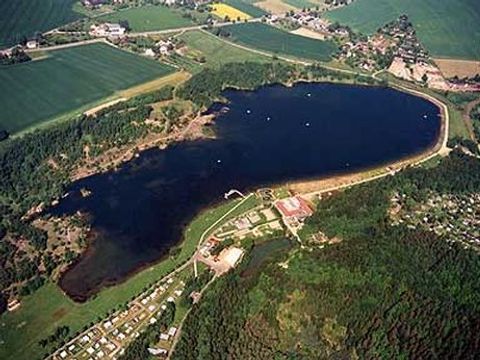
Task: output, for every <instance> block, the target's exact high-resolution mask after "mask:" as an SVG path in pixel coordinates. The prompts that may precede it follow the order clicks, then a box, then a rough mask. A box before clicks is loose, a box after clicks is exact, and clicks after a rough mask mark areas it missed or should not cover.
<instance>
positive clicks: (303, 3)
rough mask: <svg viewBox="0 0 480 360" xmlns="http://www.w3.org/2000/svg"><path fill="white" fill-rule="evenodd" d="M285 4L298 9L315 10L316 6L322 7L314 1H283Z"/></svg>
mask: <svg viewBox="0 0 480 360" xmlns="http://www.w3.org/2000/svg"><path fill="white" fill-rule="evenodd" d="M283 2H284V3H286V4H288V5H292V6H294V7H296V8H297V9H303V8H315V6H320V4H318V3H315V2H314V1H308V0H283Z"/></svg>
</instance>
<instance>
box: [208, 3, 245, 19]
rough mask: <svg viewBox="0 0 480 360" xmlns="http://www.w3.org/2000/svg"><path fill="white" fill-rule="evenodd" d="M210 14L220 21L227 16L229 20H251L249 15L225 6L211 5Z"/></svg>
mask: <svg viewBox="0 0 480 360" xmlns="http://www.w3.org/2000/svg"><path fill="white" fill-rule="evenodd" d="M212 14H215V15H217V16H218V17H220V18H222V19H223V18H225V16H228V17H229V18H230V19H231V20H237V19H240V20H248V19H250V18H251V16H250V15H248V14H245V13H244V12H243V11H240V10H238V9H235V8H234V7H233V6H230V5H227V4H213V5H212Z"/></svg>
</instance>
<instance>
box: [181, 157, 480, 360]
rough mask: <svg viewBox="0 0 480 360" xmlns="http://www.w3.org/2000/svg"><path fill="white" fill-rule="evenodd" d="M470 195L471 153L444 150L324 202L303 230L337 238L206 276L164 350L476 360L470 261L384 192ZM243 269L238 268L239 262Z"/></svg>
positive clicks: (478, 320) (473, 264)
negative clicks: (404, 220) (395, 213)
mask: <svg viewBox="0 0 480 360" xmlns="http://www.w3.org/2000/svg"><path fill="white" fill-rule="evenodd" d="M432 192H434V193H437V194H443V193H453V194H470V193H478V192H480V161H479V160H478V159H475V158H473V157H469V156H467V155H465V154H463V153H462V152H460V151H454V152H453V154H451V155H450V156H449V157H448V158H445V159H443V160H442V161H441V162H440V164H439V165H437V166H436V167H434V168H430V169H422V168H411V169H407V170H405V171H404V172H402V173H400V174H398V175H397V176H394V177H387V178H384V179H382V180H379V181H375V182H371V183H368V184H364V185H361V186H356V187H353V188H351V189H349V190H346V191H344V192H341V193H339V194H336V195H334V196H331V197H329V198H326V199H324V200H322V201H321V202H320V203H319V205H318V208H317V210H316V212H315V214H314V216H312V217H311V218H310V219H309V220H308V221H307V226H306V228H305V230H304V231H306V232H310V233H314V232H317V231H319V230H321V231H322V232H324V233H326V234H327V235H328V236H329V237H333V236H336V237H338V238H339V239H340V240H341V241H340V242H338V243H335V244H331V245H327V246H321V247H318V246H317V247H312V248H310V249H309V250H307V251H300V250H299V249H298V247H297V248H296V249H294V251H292V252H290V253H284V254H283V260H285V259H288V260H287V262H286V263H288V267H280V266H279V264H283V263H285V262H283V261H282V257H280V255H279V257H277V258H273V259H271V260H270V261H268V262H267V263H266V264H264V265H261V267H260V269H258V271H257V272H253V273H251V272H249V275H248V276H245V273H246V272H245V271H244V270H245V268H244V267H243V266H245V264H244V265H242V266H241V267H240V268H239V269H237V270H235V271H234V272H232V273H229V274H227V275H226V276H225V277H223V278H221V279H219V280H218V281H216V282H215V283H214V285H213V286H212V288H211V289H210V290H208V291H207V292H206V293H205V294H204V296H203V298H202V301H201V302H200V303H199V304H196V305H194V307H193V308H192V312H191V313H190V315H189V317H188V318H187V320H186V322H185V324H184V327H183V331H182V337H181V339H180V341H179V343H178V345H177V348H176V351H175V353H174V354H173V358H174V359H207V358H208V359H229V358H245V359H246V358H255V359H272V358H273V359H313V358H314V359H320V358H322V359H323V358H337V359H339V358H342V359H355V358H362V359H378V358H385V359H393V358H416V359H419V358H422V359H435V358H443V359H447V358H448V359H474V358H476V356H477V355H476V354H478V352H479V351H480V341H479V339H478V336H477V334H478V331H479V330H480V287H479V286H478V277H479V276H480V258H479V257H478V254H477V253H476V252H474V251H469V250H465V249H463V247H462V246H460V245H457V244H455V243H449V242H447V241H446V240H448V239H445V238H441V237H439V236H437V235H435V234H434V233H433V232H426V231H424V230H422V229H421V228H418V229H412V228H409V227H407V226H404V225H398V226H392V225H391V224H390V223H389V222H388V207H389V199H390V196H391V195H392V194H393V193H401V194H405V195H406V196H407V197H408V198H409V199H412V200H413V201H419V202H421V201H424V200H425V198H426V196H427V195H428V194H431V193H432ZM246 266H248V265H246Z"/></svg>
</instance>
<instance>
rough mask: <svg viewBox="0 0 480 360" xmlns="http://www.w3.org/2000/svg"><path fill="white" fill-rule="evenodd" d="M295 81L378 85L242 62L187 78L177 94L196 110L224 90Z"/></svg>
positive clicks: (320, 70)
mask: <svg viewBox="0 0 480 360" xmlns="http://www.w3.org/2000/svg"><path fill="white" fill-rule="evenodd" d="M299 80H305V81H315V80H331V81H336V80H341V81H347V80H350V81H354V82H359V83H367V84H375V83H378V82H377V81H376V80H374V79H373V78H370V77H368V76H360V75H354V74H350V73H343V72H337V71H332V70H329V69H326V68H324V67H322V66H319V65H311V66H299V65H294V64H286V63H280V62H271V63H256V62H255V63H250V62H246V63H234V64H228V65H224V66H222V67H220V68H218V69H209V68H207V69H205V70H203V71H202V72H200V73H198V74H196V75H194V76H193V77H192V78H190V79H189V80H188V81H187V82H186V83H185V84H184V85H183V86H182V87H180V89H178V91H177V95H178V96H180V97H182V98H183V99H186V100H191V101H192V102H193V103H195V104H196V105H198V106H200V107H208V106H209V105H211V103H212V102H214V101H216V100H219V99H220V97H221V93H222V91H223V90H225V89H227V88H235V89H255V88H257V87H260V86H262V85H266V84H274V83H281V84H285V83H291V82H294V81H299Z"/></svg>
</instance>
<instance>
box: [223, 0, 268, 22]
mask: <svg viewBox="0 0 480 360" xmlns="http://www.w3.org/2000/svg"><path fill="white" fill-rule="evenodd" d="M224 3H225V4H228V5H230V6H233V7H234V8H236V9H238V10H240V11H242V12H244V13H245V14H248V15H250V16H251V17H254V18H257V17H261V16H263V15H266V14H267V12H266V11H265V10H262V9H260V8H259V7H256V6H254V5H252V4H251V3H248V2H246V1H242V0H225V1H224Z"/></svg>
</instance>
